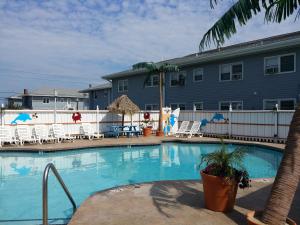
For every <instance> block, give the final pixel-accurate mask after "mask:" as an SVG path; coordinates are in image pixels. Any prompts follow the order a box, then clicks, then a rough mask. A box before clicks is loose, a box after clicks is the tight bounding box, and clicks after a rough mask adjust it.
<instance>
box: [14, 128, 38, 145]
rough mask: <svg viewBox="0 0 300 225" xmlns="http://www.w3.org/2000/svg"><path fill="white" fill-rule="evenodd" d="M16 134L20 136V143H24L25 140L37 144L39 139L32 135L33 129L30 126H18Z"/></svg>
mask: <svg viewBox="0 0 300 225" xmlns="http://www.w3.org/2000/svg"><path fill="white" fill-rule="evenodd" d="M16 136H17V137H18V139H19V141H20V144H21V145H24V143H25V142H28V143H33V144H36V143H37V142H38V140H37V139H36V138H35V136H33V135H32V131H31V129H30V127H29V126H26V125H25V126H17V129H16Z"/></svg>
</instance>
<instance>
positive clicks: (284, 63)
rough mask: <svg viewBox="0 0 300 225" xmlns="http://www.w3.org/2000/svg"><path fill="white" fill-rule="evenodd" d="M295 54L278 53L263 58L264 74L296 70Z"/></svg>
mask: <svg viewBox="0 0 300 225" xmlns="http://www.w3.org/2000/svg"><path fill="white" fill-rule="evenodd" d="M295 62H296V54H288V55H278V56H271V57H266V58H265V74H266V75H272V74H279V73H289V72H294V71H296V68H295Z"/></svg>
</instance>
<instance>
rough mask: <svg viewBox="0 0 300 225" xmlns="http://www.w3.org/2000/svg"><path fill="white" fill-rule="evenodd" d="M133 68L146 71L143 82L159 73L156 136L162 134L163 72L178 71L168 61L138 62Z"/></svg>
mask: <svg viewBox="0 0 300 225" xmlns="http://www.w3.org/2000/svg"><path fill="white" fill-rule="evenodd" d="M132 69H133V70H138V69H143V70H145V71H147V72H148V76H147V77H146V80H145V83H146V82H147V81H148V80H149V79H150V76H151V75H154V74H159V125H158V132H157V135H158V136H162V135H163V130H162V128H163V124H162V123H163V121H162V107H163V106H162V105H163V94H162V93H163V83H164V77H165V73H167V72H177V71H179V69H178V67H177V66H176V65H172V64H169V63H153V62H140V63H137V64H134V65H133V66H132Z"/></svg>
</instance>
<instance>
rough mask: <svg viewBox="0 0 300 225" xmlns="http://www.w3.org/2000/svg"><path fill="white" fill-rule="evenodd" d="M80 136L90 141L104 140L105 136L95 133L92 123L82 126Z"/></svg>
mask: <svg viewBox="0 0 300 225" xmlns="http://www.w3.org/2000/svg"><path fill="white" fill-rule="evenodd" d="M80 136H81V137H87V138H88V139H89V140H92V139H94V138H97V139H98V138H104V134H100V133H99V132H94V131H93V129H92V125H91V124H90V123H82V124H81V126H80Z"/></svg>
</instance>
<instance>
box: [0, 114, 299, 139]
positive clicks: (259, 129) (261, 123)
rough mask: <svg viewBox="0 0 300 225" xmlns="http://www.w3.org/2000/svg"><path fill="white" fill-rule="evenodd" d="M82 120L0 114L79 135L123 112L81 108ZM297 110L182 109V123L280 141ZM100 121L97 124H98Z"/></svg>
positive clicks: (128, 119) (8, 121) (135, 119)
mask: <svg viewBox="0 0 300 225" xmlns="http://www.w3.org/2000/svg"><path fill="white" fill-rule="evenodd" d="M79 112H80V113H81V117H82V118H81V121H77V122H76V123H75V122H74V121H73V120H72V115H73V113H74V111H65V110H58V111H57V112H56V115H55V114H54V111H53V110H5V111H3V112H2V114H1V124H2V125H8V126H12V127H15V126H16V125H14V124H12V121H14V120H15V119H16V118H17V117H18V116H19V115H20V114H21V113H22V114H27V115H29V116H30V118H31V120H26V121H19V120H18V121H16V122H17V124H18V125H21V124H26V125H34V124H45V125H48V126H50V125H51V124H53V123H54V122H55V120H56V123H60V124H63V125H64V126H65V129H66V131H67V132H68V133H71V134H78V133H79V128H80V124H81V123H83V122H88V123H91V124H93V126H94V128H95V129H98V128H99V130H100V132H105V131H107V130H108V129H109V127H110V126H111V125H116V124H120V123H121V120H122V117H121V115H117V114H113V113H110V112H108V111H107V110H99V111H97V110H82V111H79ZM143 113H144V111H141V112H139V113H136V114H134V115H132V116H130V115H126V116H125V124H131V123H132V124H133V125H139V124H140V123H141V121H143ZM293 113H294V111H281V110H280V111H261V110H260V111H232V112H229V111H196V112H195V111H187V110H185V111H181V112H180V115H179V118H178V120H179V123H180V122H181V121H184V120H188V121H194V120H199V121H202V120H205V119H206V120H207V124H206V126H203V127H202V130H203V131H204V133H205V135H206V136H225V137H227V136H228V137H231V138H237V139H245V140H257V141H276V142H277V141H280V142H284V141H285V140H286V137H287V135H288V130H289V125H290V122H291V119H292V116H293ZM216 114H219V115H222V117H223V118H222V119H220V120H212V118H213V117H214V116H215V115H216ZM150 115H151V119H153V120H154V124H153V129H154V130H155V129H157V127H158V119H159V112H158V111H152V112H150ZM97 124H98V125H97Z"/></svg>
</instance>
